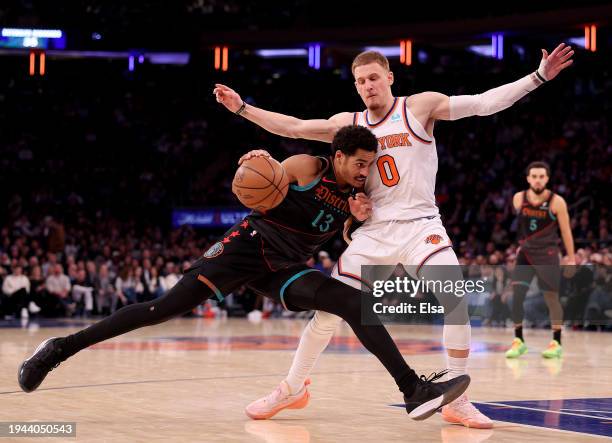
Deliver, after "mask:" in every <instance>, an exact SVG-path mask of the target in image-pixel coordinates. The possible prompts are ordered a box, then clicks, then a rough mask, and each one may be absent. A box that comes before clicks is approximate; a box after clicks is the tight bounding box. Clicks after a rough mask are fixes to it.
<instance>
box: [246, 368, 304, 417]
mask: <svg viewBox="0 0 612 443" xmlns="http://www.w3.org/2000/svg"><path fill="white" fill-rule="evenodd" d="M309 384H310V379H309V378H308V379H306V381H305V382H304V386H303V387H302V389H300V391H299V392H298V393H296V394H294V395H290V394H289V385H287V382H285V381H284V380H283V381H282V382H281V384H280V385H278V387H277V388H276V389H275V390H274V391H272V392H271V393H270V394H268V395H266V396H265V397H262V398H260V399H259V400H255V401H254V402H253V403H251V404H250V405H248V406H247V407H246V408H245V410H244V412H245V413H246V415H248V416H249V417H250V418H252V419H253V420H267V419H268V418H272V417H274V416H275V415H276V414H278V413H279V412H280V411H282V410H283V409H302V408H305V407H306V406H307V405H308V400H310V393H309V392H308V388H307V386H308V385H309Z"/></svg>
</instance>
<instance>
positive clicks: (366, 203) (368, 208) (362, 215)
mask: <svg viewBox="0 0 612 443" xmlns="http://www.w3.org/2000/svg"><path fill="white" fill-rule="evenodd" d="M348 202H349V207H350V208H351V214H353V217H355V218H356V219H357V220H359V221H364V220H366V219H368V218H369V217H370V216H371V215H372V201H371V200H370V197H368V196H367V195H365V194H364V193H363V192H359V193H357V195H355V197H354V198H353V196H350V197H349V199H348Z"/></svg>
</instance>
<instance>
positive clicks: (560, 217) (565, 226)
mask: <svg viewBox="0 0 612 443" xmlns="http://www.w3.org/2000/svg"><path fill="white" fill-rule="evenodd" d="M550 206H551V208H550V209H551V210H552V212H553V213H554V214H555V215H556V216H557V221H558V223H559V230H560V231H561V238H562V239H563V245H564V246H565V252H566V253H567V262H566V263H565V264H568V265H575V264H576V256H575V255H574V236H573V235H572V228H571V227H570V218H569V213H568V211H567V203H565V200H564V199H563V197H561V196H560V195H555V197H554V198H553V201H552V203H551V204H550Z"/></svg>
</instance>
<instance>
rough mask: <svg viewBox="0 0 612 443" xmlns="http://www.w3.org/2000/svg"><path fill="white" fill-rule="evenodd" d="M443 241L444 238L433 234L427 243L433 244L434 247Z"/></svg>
mask: <svg viewBox="0 0 612 443" xmlns="http://www.w3.org/2000/svg"><path fill="white" fill-rule="evenodd" d="M441 241H442V236H441V235H438V234H431V235H430V236H429V237H427V238H426V239H425V243H431V244H432V245H437V244H438V243H440V242H441Z"/></svg>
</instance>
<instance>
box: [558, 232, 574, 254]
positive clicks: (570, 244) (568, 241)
mask: <svg viewBox="0 0 612 443" xmlns="http://www.w3.org/2000/svg"><path fill="white" fill-rule="evenodd" d="M561 238H563V245H564V246H565V252H566V253H567V256H568V258H569V259H570V260H574V259H575V255H574V253H575V251H574V236H573V235H572V231H570V230H569V228H567V229H561Z"/></svg>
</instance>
